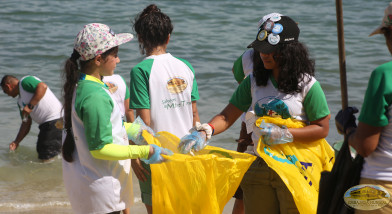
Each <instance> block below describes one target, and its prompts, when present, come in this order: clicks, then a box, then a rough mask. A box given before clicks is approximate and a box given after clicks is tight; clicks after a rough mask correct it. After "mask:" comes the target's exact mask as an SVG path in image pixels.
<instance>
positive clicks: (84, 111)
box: [75, 93, 114, 151]
mask: <svg viewBox="0 0 392 214" xmlns="http://www.w3.org/2000/svg"><path fill="white" fill-rule="evenodd" d="M113 106H114V105H113V101H112V99H111V98H110V97H109V95H107V94H103V93H90V94H89V95H88V96H85V97H84V99H83V100H82V101H81V102H80V104H78V105H77V106H75V108H76V112H77V114H78V116H79V118H80V119H81V120H82V121H83V125H84V129H85V135H86V139H87V142H88V148H89V150H90V151H92V150H97V149H102V147H103V146H104V145H106V144H109V143H112V142H113V136H112V123H111V121H110V118H111V114H112V111H113Z"/></svg>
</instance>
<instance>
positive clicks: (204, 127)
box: [189, 122, 214, 140]
mask: <svg viewBox="0 0 392 214" xmlns="http://www.w3.org/2000/svg"><path fill="white" fill-rule="evenodd" d="M194 131H205V132H206V138H207V140H209V139H211V136H212V135H213V134H214V130H213V128H212V127H211V125H210V124H208V123H203V124H201V123H200V122H196V124H195V126H194V127H193V128H191V129H190V130H189V132H190V133H192V132H194Z"/></svg>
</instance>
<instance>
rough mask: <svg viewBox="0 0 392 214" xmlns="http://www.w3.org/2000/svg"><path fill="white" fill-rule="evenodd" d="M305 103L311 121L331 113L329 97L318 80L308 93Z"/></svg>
mask: <svg viewBox="0 0 392 214" xmlns="http://www.w3.org/2000/svg"><path fill="white" fill-rule="evenodd" d="M303 105H304V109H305V113H306V115H307V117H308V120H309V121H315V120H318V119H321V118H323V117H325V116H328V115H329V114H330V112H329V108H328V104H327V99H326V98H325V94H324V92H323V89H322V88H321V85H320V83H319V82H318V81H316V82H315V83H314V84H313V86H312V87H311V88H310V90H309V92H308V93H307V94H306V97H305V99H304V104H303Z"/></svg>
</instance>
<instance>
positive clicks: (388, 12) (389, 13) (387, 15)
mask: <svg viewBox="0 0 392 214" xmlns="http://www.w3.org/2000/svg"><path fill="white" fill-rule="evenodd" d="M391 25H392V2H390V3H389V4H388V6H387V8H385V12H384V17H383V19H382V22H381V25H380V26H378V28H377V29H375V30H374V31H373V32H372V33H371V34H370V35H369V36H373V35H375V34H380V33H382V32H381V29H382V28H383V27H389V26H391Z"/></svg>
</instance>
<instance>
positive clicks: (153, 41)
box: [133, 4, 173, 55]
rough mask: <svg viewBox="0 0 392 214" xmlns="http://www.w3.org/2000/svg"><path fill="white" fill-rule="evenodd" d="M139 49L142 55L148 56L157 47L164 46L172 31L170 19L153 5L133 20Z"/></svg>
mask: <svg viewBox="0 0 392 214" xmlns="http://www.w3.org/2000/svg"><path fill="white" fill-rule="evenodd" d="M133 29H134V30H135V32H136V34H137V37H138V41H139V48H140V52H141V53H142V54H145V53H146V54H147V55H149V54H150V53H151V52H152V51H153V49H154V48H155V47H157V46H159V45H164V44H165V43H166V41H167V39H168V37H169V34H171V33H172V31H173V25H172V23H171V20H170V17H169V16H167V15H166V14H164V13H162V12H161V10H160V9H159V8H158V7H157V6H156V5H155V4H151V5H149V6H147V7H146V8H145V9H144V10H143V11H142V12H141V13H139V14H138V15H137V16H136V17H135V20H134V24H133Z"/></svg>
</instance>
